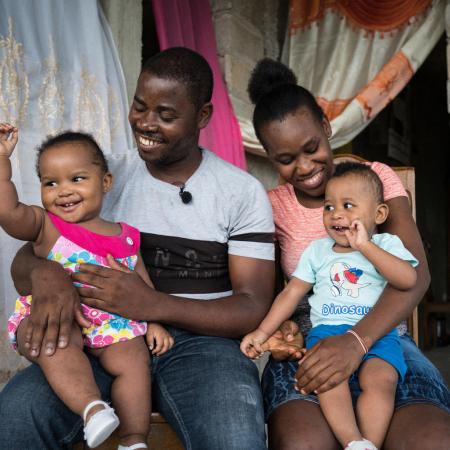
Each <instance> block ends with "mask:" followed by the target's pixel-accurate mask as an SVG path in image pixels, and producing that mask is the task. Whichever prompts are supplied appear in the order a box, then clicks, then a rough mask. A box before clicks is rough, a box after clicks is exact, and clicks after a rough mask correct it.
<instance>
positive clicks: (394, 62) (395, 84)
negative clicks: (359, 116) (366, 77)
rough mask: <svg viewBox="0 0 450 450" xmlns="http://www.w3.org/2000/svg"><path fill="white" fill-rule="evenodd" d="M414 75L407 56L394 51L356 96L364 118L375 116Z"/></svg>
mask: <svg viewBox="0 0 450 450" xmlns="http://www.w3.org/2000/svg"><path fill="white" fill-rule="evenodd" d="M413 75H414V71H413V69H412V67H411V65H410V63H409V60H408V58H407V57H406V56H405V55H404V54H403V52H401V51H400V52H398V53H396V54H395V55H394V56H393V57H392V58H391V60H390V61H389V62H388V63H387V64H386V65H385V66H384V67H383V68H382V69H381V71H380V72H378V74H377V76H376V77H375V78H374V79H373V80H372V81H371V82H370V83H369V84H368V85H367V86H366V87H365V88H364V90H363V91H362V92H361V93H360V94H358V95H357V96H356V99H357V100H358V102H359V103H361V105H362V107H363V109H364V114H365V119H366V120H369V119H372V118H373V117H375V116H376V115H377V114H378V113H379V112H380V111H381V110H382V109H383V108H384V107H385V106H386V105H387V104H388V103H389V102H391V101H392V100H393V99H394V98H395V97H396V96H397V95H398V93H399V92H400V91H401V90H402V89H403V88H404V87H405V86H406V84H407V83H408V81H409V80H410V79H411V78H412V76H413Z"/></svg>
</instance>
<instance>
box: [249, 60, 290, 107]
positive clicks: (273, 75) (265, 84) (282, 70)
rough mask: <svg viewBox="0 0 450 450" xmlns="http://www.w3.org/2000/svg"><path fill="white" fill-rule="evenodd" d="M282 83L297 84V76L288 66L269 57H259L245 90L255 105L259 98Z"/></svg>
mask: <svg viewBox="0 0 450 450" xmlns="http://www.w3.org/2000/svg"><path fill="white" fill-rule="evenodd" d="M282 84H297V77H296V76H295V74H294V72H292V70H291V69H289V67H287V66H285V65H284V64H282V63H280V62H278V61H274V60H273V59H270V58H264V59H261V60H260V61H259V62H258V63H257V64H256V66H255V68H254V69H253V70H252V73H251V75H250V80H249V82H248V87H247V92H248V95H249V97H250V100H251V102H252V103H253V104H255V105H256V103H258V101H259V99H261V98H262V97H263V96H264V95H266V94H267V93H269V92H270V91H271V90H273V89H274V88H276V87H277V86H280V85H282Z"/></svg>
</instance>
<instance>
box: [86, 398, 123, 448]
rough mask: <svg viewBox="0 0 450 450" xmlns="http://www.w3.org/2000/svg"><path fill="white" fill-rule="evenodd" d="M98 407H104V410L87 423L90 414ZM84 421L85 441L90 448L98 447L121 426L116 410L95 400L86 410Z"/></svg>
mask: <svg viewBox="0 0 450 450" xmlns="http://www.w3.org/2000/svg"><path fill="white" fill-rule="evenodd" d="M97 405H102V406H104V408H103V409H101V410H100V411H97V412H96V413H95V414H93V415H92V416H91V417H90V419H89V421H88V422H87V423H86V417H87V415H88V412H89V411H90V410H91V409H92V408H93V407H94V406H97ZM83 420H84V439H85V440H86V442H87V445H88V446H89V447H90V448H95V447H98V446H99V445H100V444H101V443H102V442H104V441H105V440H106V439H108V438H109V436H111V433H112V432H113V431H114V430H115V429H116V428H117V427H118V426H119V418H118V417H117V416H116V413H115V412H114V409H113V408H111V406H109V405H108V403H106V402H104V401H102V400H95V401H93V402H91V403H89V404H88V405H87V406H86V408H84V413H83Z"/></svg>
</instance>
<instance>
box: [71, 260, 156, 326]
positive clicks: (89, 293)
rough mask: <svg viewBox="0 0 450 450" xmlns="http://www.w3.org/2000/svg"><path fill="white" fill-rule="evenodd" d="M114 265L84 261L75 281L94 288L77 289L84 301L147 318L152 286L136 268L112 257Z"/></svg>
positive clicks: (138, 318) (122, 314) (129, 316)
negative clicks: (146, 300) (145, 308)
mask: <svg viewBox="0 0 450 450" xmlns="http://www.w3.org/2000/svg"><path fill="white" fill-rule="evenodd" d="M108 262H109V263H110V265H111V267H112V268H109V267H103V266H96V265H92V264H81V265H80V267H79V271H78V272H75V273H73V274H72V280H73V281H77V282H79V283H82V284H87V285H89V286H91V287H79V288H77V290H78V294H79V295H80V297H82V301H83V303H85V304H86V305H88V306H91V307H93V308H97V309H102V310H103V311H108V312H110V313H113V314H118V315H119V316H122V317H126V318H128V319H134V320H143V318H142V299H143V298H144V297H147V298H148V294H149V292H151V291H153V292H154V290H153V289H152V288H151V287H149V286H148V285H147V284H146V283H145V282H144V281H143V280H142V278H141V277H140V276H139V275H138V274H137V273H136V272H134V271H130V270H129V269H126V268H125V267H123V266H121V265H120V264H119V263H117V262H115V261H114V260H113V259H112V258H111V260H110V259H108Z"/></svg>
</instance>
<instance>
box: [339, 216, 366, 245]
mask: <svg viewBox="0 0 450 450" xmlns="http://www.w3.org/2000/svg"><path fill="white" fill-rule="evenodd" d="M345 236H346V237H347V239H348V243H349V244H350V247H351V248H353V249H354V250H361V247H363V246H364V245H365V244H367V242H369V241H370V238H369V235H368V234H367V230H366V227H365V226H364V225H363V223H362V222H361V221H360V220H359V219H356V220H354V221H353V222H352V223H351V224H350V227H349V229H348V230H347V231H346V232H345Z"/></svg>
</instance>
